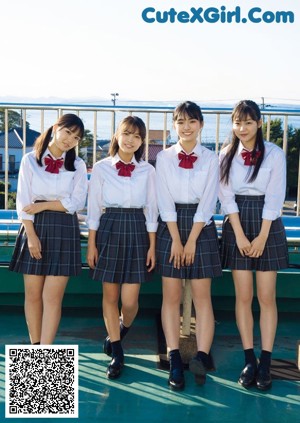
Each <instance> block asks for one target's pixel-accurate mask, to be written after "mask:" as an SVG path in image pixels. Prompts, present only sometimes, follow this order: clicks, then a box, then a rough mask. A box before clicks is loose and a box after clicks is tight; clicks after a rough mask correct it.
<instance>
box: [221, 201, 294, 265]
mask: <svg viewBox="0 0 300 423" xmlns="http://www.w3.org/2000/svg"><path fill="white" fill-rule="evenodd" d="M235 198H236V202H237V205H238V208H239V214H240V221H241V225H242V228H243V230H244V233H245V235H246V237H247V238H248V239H249V241H250V242H251V241H253V239H254V238H256V237H257V236H258V234H259V232H260V229H261V224H262V210H263V207H264V203H265V201H264V199H265V196H264V195H260V196H252V195H236V197H235ZM221 260H222V267H223V268H228V269H236V270H260V271H271V270H279V269H285V268H287V267H288V246H287V240H286V234H285V229H284V225H283V223H282V220H281V218H280V217H279V218H278V219H276V220H274V221H273V222H272V225H271V228H270V232H269V236H268V239H267V242H266V245H265V249H264V252H263V254H262V256H261V257H259V258H251V257H242V256H241V254H240V252H239V249H238V248H237V245H236V240H235V235H234V232H233V229H232V226H231V224H230V221H229V218H228V217H227V216H225V218H224V222H223V230H222V244H221Z"/></svg>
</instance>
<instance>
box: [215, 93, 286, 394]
mask: <svg viewBox="0 0 300 423" xmlns="http://www.w3.org/2000/svg"><path fill="white" fill-rule="evenodd" d="M220 179H221V182H220V192H219V199H220V201H221V204H222V209H223V212H224V214H225V218H224V222H223V231H222V248H221V259H222V266H223V268H229V269H231V270H232V276H233V281H234V285H235V293H236V307H235V310H236V320H237V326H238V329H239V332H240V335H241V340H242V345H243V349H244V356H245V365H244V368H243V370H242V372H241V374H240V377H239V380H238V382H239V384H241V385H242V386H244V387H249V386H250V385H252V384H256V386H257V388H258V389H261V390H267V389H269V388H270V387H271V384H272V381H271V376H270V364H271V354H272V349H273V344H274V339H275V334H276V328H277V307H276V277H277V271H278V270H279V269H283V268H286V267H288V250H287V242H286V236H285V230H284V226H283V223H282V220H281V217H280V215H281V209H282V206H283V202H284V198H285V191H286V160H285V155H284V152H283V151H282V149H281V148H279V147H277V146H276V145H275V144H272V143H271V142H266V141H264V140H263V134H262V118H261V112H260V109H259V107H258V105H257V104H256V103H255V102H254V101H251V100H243V101H240V102H239V103H238V104H237V105H236V107H235V108H234V110H233V112H232V142H231V144H229V145H227V146H226V147H225V148H224V149H222V150H221V152H220ZM254 271H255V273H256V288H257V298H258V302H259V305H260V333H261V349H262V351H261V354H260V359H259V364H258V365H257V359H256V355H255V352H254V345H253V324H254V323H253V313H252V301H253V272H254Z"/></svg>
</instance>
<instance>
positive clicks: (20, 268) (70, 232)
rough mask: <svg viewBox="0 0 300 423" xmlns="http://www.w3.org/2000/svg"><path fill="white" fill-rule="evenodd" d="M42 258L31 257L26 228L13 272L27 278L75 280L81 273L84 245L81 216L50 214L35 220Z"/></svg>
mask: <svg viewBox="0 0 300 423" xmlns="http://www.w3.org/2000/svg"><path fill="white" fill-rule="evenodd" d="M34 228H35V231H36V234H37V236H38V237H39V239H40V242H41V245H42V258H41V259H40V260H37V259H35V258H32V257H31V256H30V253H29V249H28V243H27V235H26V232H25V228H24V226H23V225H21V226H20V230H19V233H18V236H17V239H16V245H15V248H14V252H13V256H12V260H11V263H10V266H9V269H10V270H12V271H14V272H18V273H23V274H26V275H44V276H47V275H52V276H75V275H78V274H79V273H80V272H81V243H80V229H79V223H78V217H77V214H68V213H64V212H57V211H50V210H46V211H43V212H41V213H37V214H36V215H35V216H34Z"/></svg>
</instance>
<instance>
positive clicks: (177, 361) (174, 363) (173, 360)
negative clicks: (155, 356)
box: [169, 350, 183, 370]
mask: <svg viewBox="0 0 300 423" xmlns="http://www.w3.org/2000/svg"><path fill="white" fill-rule="evenodd" d="M169 358H170V369H171V370H174V369H182V368H183V366H182V360H181V355H180V352H179V350H172V351H170V352H169Z"/></svg>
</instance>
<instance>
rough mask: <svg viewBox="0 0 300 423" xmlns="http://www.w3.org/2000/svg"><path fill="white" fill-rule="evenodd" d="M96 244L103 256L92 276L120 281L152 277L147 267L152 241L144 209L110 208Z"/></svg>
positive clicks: (103, 219)
mask: <svg viewBox="0 0 300 423" xmlns="http://www.w3.org/2000/svg"><path fill="white" fill-rule="evenodd" d="M96 246H97V249H98V254H99V259H98V262H97V264H96V267H95V269H91V277H92V279H94V280H97V281H101V282H111V283H118V284H122V283H143V282H147V281H149V280H150V278H151V275H150V274H149V272H147V266H146V261H147V253H148V250H149V246H150V242H149V235H148V232H147V228H146V219H145V215H144V212H143V209H136V208H115V207H109V208H106V210H105V213H103V214H102V216H101V219H100V225H99V228H98V231H97V236H96Z"/></svg>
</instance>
